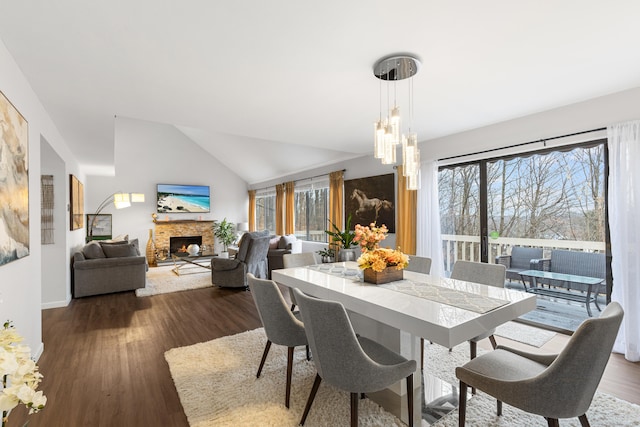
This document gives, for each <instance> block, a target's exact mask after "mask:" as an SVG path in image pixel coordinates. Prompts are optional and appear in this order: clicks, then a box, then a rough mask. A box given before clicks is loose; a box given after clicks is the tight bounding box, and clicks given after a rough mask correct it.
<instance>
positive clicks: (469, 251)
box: [442, 234, 605, 271]
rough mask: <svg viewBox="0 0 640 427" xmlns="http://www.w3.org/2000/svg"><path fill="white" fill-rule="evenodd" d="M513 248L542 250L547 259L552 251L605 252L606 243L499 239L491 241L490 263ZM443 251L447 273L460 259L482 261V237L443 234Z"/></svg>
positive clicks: (515, 238)
mask: <svg viewBox="0 0 640 427" xmlns="http://www.w3.org/2000/svg"><path fill="white" fill-rule="evenodd" d="M513 246H524V247H530V248H542V249H543V250H544V256H545V257H548V256H550V255H551V250H552V249H569V250H576V251H584V252H604V251H605V245H604V242H587V241H581V240H555V239H526V238H518V237H498V238H497V239H491V238H490V239H489V263H492V264H493V263H495V260H496V257H497V256H499V255H509V254H510V253H511V248H512V247H513ZM442 249H443V254H444V264H445V270H446V271H451V269H452V268H453V264H454V263H455V262H456V261H457V260H458V259H461V260H464V261H475V262H479V261H480V237H478V236H461V235H454V234H443V235H442Z"/></svg>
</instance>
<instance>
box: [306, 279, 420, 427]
mask: <svg viewBox="0 0 640 427" xmlns="http://www.w3.org/2000/svg"><path fill="white" fill-rule="evenodd" d="M293 292H294V293H295V295H296V300H297V301H298V304H299V305H300V313H301V314H302V320H303V322H304V328H305V333H306V334H307V340H308V341H309V346H310V347H311V354H313V362H314V364H315V366H316V369H317V370H318V373H317V374H316V378H315V380H314V382H313V387H312V388H311V393H310V394H309V399H308V400H307V404H306V406H305V408H304V413H303V415H302V419H301V420H300V425H304V422H305V421H306V419H307V415H309V410H310V409H311V405H312V404H313V399H314V398H315V396H316V393H317V392H318V388H319V387H320V383H321V381H322V380H325V381H326V382H328V383H329V384H331V385H333V386H334V387H337V388H339V389H341V390H344V391H347V392H349V393H351V426H352V427H353V426H357V425H358V394H360V393H367V392H374V391H379V390H382V389H384V388H386V387H388V386H390V385H391V384H394V383H396V382H397V381H400V380H402V379H403V378H406V379H407V405H408V409H409V426H413V372H414V371H415V370H416V362H415V360H407V359H405V358H404V357H402V356H401V355H399V354H397V353H395V352H393V351H391V350H389V349H387V348H386V347H383V346H381V345H380V344H378V343H376V342H374V341H371V340H369V339H367V338H364V337H359V336H357V335H356V333H355V332H354V331H353V327H352V326H351V321H350V320H349V317H348V316H347V312H346V310H345V309H344V306H343V305H342V304H340V303H339V302H335V301H326V300H321V299H316V298H311V297H309V296H307V295H304V294H303V293H302V292H300V290H299V289H294V290H293Z"/></svg>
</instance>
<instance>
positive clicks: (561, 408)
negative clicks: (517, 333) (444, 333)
mask: <svg viewBox="0 0 640 427" xmlns="http://www.w3.org/2000/svg"><path fill="white" fill-rule="evenodd" d="M623 315H624V312H623V310H622V307H621V306H620V304H618V303H616V302H612V303H611V304H609V305H608V306H607V308H606V309H605V310H604V311H603V312H602V314H601V315H600V317H599V318H592V319H587V320H585V321H584V322H582V324H581V325H580V326H579V327H578V329H576V331H575V332H574V333H573V335H572V336H571V338H570V339H569V342H568V343H567V345H566V346H565V348H564V349H563V350H562V351H561V352H560V353H559V354H557V355H540V354H531V353H526V352H524V351H521V350H516V349H512V348H508V347H504V346H498V348H497V349H496V350H494V351H492V352H490V353H486V354H483V355H481V356H479V357H477V358H475V359H473V360H471V361H470V362H468V363H467V364H465V365H464V366H461V367H457V368H456V376H457V377H458V379H459V380H460V407H459V426H461V427H462V426H464V425H465V418H466V406H467V405H466V396H467V387H468V386H472V387H477V388H478V389H479V390H482V391H484V392H485V393H487V394H489V395H491V396H493V397H495V398H496V399H497V400H498V403H497V413H498V415H502V402H505V403H507V404H509V405H511V406H515V407H516V408H519V409H521V410H523V411H526V412H529V413H532V414H537V415H541V416H543V417H545V418H546V419H547V424H548V425H549V426H551V427H558V426H559V423H558V419H560V418H573V417H578V418H579V419H580V424H581V425H582V426H583V427H586V426H589V421H588V420H587V415H586V412H587V410H588V409H589V406H590V405H591V400H592V399H593V395H594V394H595V392H596V389H597V388H598V384H599V383H600V379H601V378H602V374H603V372H604V369H605V367H606V366H607V362H608V361H609V356H610V355H611V350H612V348H613V343H614V341H615V339H616V336H617V334H618V329H619V328H620V323H621V322H622V317H623ZM487 422H488V421H487Z"/></svg>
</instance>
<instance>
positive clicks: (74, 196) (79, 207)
mask: <svg viewBox="0 0 640 427" xmlns="http://www.w3.org/2000/svg"><path fill="white" fill-rule="evenodd" d="M69 198H70V200H71V231H73V230H77V229H79V228H82V227H84V186H83V185H82V183H81V182H80V181H79V180H78V178H76V177H75V176H74V175H69Z"/></svg>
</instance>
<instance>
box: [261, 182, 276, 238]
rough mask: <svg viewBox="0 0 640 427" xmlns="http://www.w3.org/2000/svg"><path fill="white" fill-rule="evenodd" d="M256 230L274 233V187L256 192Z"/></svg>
mask: <svg viewBox="0 0 640 427" xmlns="http://www.w3.org/2000/svg"><path fill="white" fill-rule="evenodd" d="M256 230H258V231H262V230H269V231H270V232H271V233H275V231H276V189H275V188H274V187H271V188H266V189H264V190H258V191H257V192H256Z"/></svg>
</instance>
